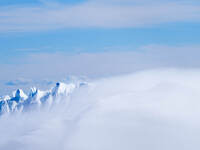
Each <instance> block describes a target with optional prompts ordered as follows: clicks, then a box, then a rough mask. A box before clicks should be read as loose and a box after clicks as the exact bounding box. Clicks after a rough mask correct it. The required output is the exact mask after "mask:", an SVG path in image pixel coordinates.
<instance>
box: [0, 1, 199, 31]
mask: <svg viewBox="0 0 200 150" xmlns="http://www.w3.org/2000/svg"><path fill="white" fill-rule="evenodd" d="M199 21H200V5H199V4H198V3H195V2H190V3H189V2H185V1H182V2H180V1H159V0H158V1H153V2H152V1H149V0H144V1H142V2H138V1H132V0H130V1H125V2H124V1H121V0H120V1H87V2H84V3H77V4H74V5H69V4H59V3H53V4H51V3H50V4H49V3H46V5H39V6H8V7H0V32H13V31H37V30H51V29H62V28H74V27H75V28H76V27H77V28H89V27H94V28H127V27H149V26H152V25H156V24H164V23H173V22H199Z"/></svg>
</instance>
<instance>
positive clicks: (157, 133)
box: [0, 69, 200, 150]
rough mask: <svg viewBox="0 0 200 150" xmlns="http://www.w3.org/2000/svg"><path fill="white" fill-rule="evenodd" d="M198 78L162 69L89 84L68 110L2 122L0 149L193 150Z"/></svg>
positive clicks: (75, 95)
mask: <svg viewBox="0 0 200 150" xmlns="http://www.w3.org/2000/svg"><path fill="white" fill-rule="evenodd" d="M199 76H200V71H199V70H182V71H181V70H175V69H174V70H172V69H170V70H169V69H165V70H152V71H143V72H138V73H134V74H130V75H124V76H118V77H111V78H105V79H101V80H96V81H93V82H92V83H91V86H89V87H88V88H83V89H79V90H77V91H75V92H74V93H73V94H72V95H71V103H70V105H69V107H68V108H67V109H63V107H61V106H57V107H58V108H60V109H54V110H52V111H48V112H45V111H44V112H43V111H41V112H32V113H24V114H20V115H12V116H4V117H1V118H0V132H1V134H0V138H1V141H0V149H6V150H12V149H16V150H35V149H38V150H42V149H49V150H55V149H60V150H93V149H95V150H102V149H105V150H110V149H115V150H121V149H127V150H132V149H137V150H146V149H149V150H160V149H163V150H169V149H171V150H182V149H185V150H186V149H193V150H197V149H198V148H199V146H200V145H199V142H198V141H199V140H198V137H199V136H198V135H199V125H200V121H199V119H198V117H199V114H200V110H199V107H198V106H199V104H200V101H199V97H200V94H199V89H200V87H199V85H200V78H199ZM83 112H84V113H83Z"/></svg>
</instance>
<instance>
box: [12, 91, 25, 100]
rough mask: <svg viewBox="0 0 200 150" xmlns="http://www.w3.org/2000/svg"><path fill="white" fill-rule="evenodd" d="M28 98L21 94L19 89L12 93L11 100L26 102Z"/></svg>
mask: <svg viewBox="0 0 200 150" xmlns="http://www.w3.org/2000/svg"><path fill="white" fill-rule="evenodd" d="M27 98H28V96H27V95H26V94H25V93H24V92H23V90H21V89H17V90H16V91H14V92H13V96H12V100H15V101H20V100H26V99H27Z"/></svg>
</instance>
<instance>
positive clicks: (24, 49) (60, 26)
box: [0, 0, 200, 82]
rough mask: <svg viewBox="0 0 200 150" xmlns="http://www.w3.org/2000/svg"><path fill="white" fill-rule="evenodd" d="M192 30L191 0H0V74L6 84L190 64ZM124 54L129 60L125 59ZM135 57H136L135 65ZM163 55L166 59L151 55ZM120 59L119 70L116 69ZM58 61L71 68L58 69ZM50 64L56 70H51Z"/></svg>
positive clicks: (197, 12) (199, 31)
mask: <svg viewBox="0 0 200 150" xmlns="http://www.w3.org/2000/svg"><path fill="white" fill-rule="evenodd" d="M199 35H200V3H199V1H197V0H173V1H172V0H89V1H85V0H76V1H75V0H73V1H72V0H29V1H25V0H15V1H13V0H7V1H3V0H0V67H1V68H2V69H3V70H4V71H3V72H2V73H1V75H0V78H1V80H2V81H6V82H7V81H10V80H15V79H16V80H18V79H19V78H20V79H21V78H28V79H32V78H45V77H46V78H56V79H57V78H61V77H64V76H66V75H68V74H75V75H86V76H98V75H99V76H101V75H103V74H104V73H105V72H107V73H106V74H109V73H108V71H110V74H118V73H126V72H132V71H134V70H135V68H137V69H140V68H141V69H145V68H151V67H150V66H152V68H156V67H177V66H181V67H185V66H187V67H188V66H189V65H188V64H190V65H191V67H194V66H195V67H198V64H200V63H199V62H198V60H195V59H191V58H189V57H188V54H190V55H191V57H193V56H195V58H196V56H197V55H199V53H198V50H199V47H200V44H199V43H200V37H199ZM173 51H175V52H174V53H173ZM130 52H131V55H132V54H133V57H132V58H130V57H128V56H127V55H129V53H130ZM121 53H123V54H121ZM125 53H127V55H126V54H125ZM138 53H139V54H138ZM98 54H99V55H98ZM111 54H113V55H114V56H115V57H114V58H116V61H117V60H118V61H117V62H115V61H113V63H112V61H110V62H107V64H108V63H109V65H110V67H107V64H104V61H103V60H104V59H108V58H109V59H112V57H111V56H112V55H111ZM152 54H153V55H154V56H152ZM117 55H119V56H123V57H124V58H122V57H118V56H117ZM138 55H140V57H141V58H140V59H138V61H139V62H135V60H137V57H138ZM174 55H176V56H177V57H178V58H177V60H176V58H175V57H173V56H174ZM63 56H65V57H63ZM146 56H148V58H146ZM165 56H169V57H168V58H165V59H162V60H161V59H158V58H159V57H161V58H163V57H165ZM179 56H180V57H179ZM126 57H127V58H128V60H129V61H127V59H126ZM172 57H173V58H172ZM65 58H66V59H68V60H70V61H68V60H66V59H65ZM100 58H101V61H100ZM155 58H156V59H155ZM182 58H183V59H182ZM44 59H45V61H44ZM49 59H51V60H49ZM52 59H53V60H54V61H53V62H54V63H52ZM196 59H197V58H196ZM60 60H62V61H60ZM86 60H90V61H88V62H87V61H86ZM132 60H134V61H133V62H132ZM141 60H143V61H141ZM146 60H148V61H146ZM171 60H173V62H174V64H171V63H169V62H170V61H171ZM175 60H176V61H175ZM86 62H87V63H86ZM120 62H121V64H122V66H121V67H122V68H127V70H124V71H122V70H123V69H121V70H120V69H119V68H117V66H116V64H118V63H120ZM61 63H62V64H64V65H63V67H60V66H62V65H60V64H61ZM84 63H85V64H84ZM134 63H136V64H138V66H135V65H134ZM56 64H57V65H56ZM69 64H70V65H69ZM83 64H84V65H83ZM130 64H132V65H130ZM160 64H163V65H160ZM169 64H170V65H169ZM65 65H66V66H68V67H69V66H71V68H70V67H69V69H68V71H65V70H66V69H64V68H65V67H64V66H65ZM129 65H130V66H129ZM41 66H43V67H45V68H46V69H45V70H46V73H44V74H43V75H41V74H42V73H40V71H38V74H36V73H35V72H36V70H42V71H43V68H41ZM47 66H49V67H47ZM127 66H129V67H127ZM144 66H145V67H144ZM28 68H32V69H31V70H29V69H28ZM56 68H60V70H57V71H58V72H59V73H58V74H59V75H55V74H54V73H53V70H54V69H56ZM95 68H96V69H95ZM99 68H101V69H99ZM106 68H107V69H106ZM111 68H112V69H111ZM69 70H72V71H69ZM128 70H129V71H128Z"/></svg>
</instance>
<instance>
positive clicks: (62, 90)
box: [52, 82, 76, 96]
mask: <svg viewBox="0 0 200 150" xmlns="http://www.w3.org/2000/svg"><path fill="white" fill-rule="evenodd" d="M75 88H76V85H75V84H73V83H70V84H65V83H62V82H58V83H56V86H55V87H54V88H53V89H52V95H53V96H54V95H59V94H69V93H71V92H72V91H73V90H74V89H75Z"/></svg>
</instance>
